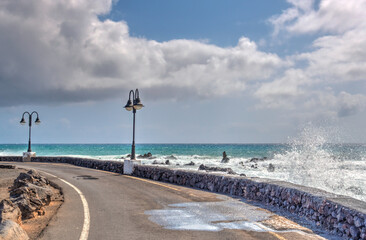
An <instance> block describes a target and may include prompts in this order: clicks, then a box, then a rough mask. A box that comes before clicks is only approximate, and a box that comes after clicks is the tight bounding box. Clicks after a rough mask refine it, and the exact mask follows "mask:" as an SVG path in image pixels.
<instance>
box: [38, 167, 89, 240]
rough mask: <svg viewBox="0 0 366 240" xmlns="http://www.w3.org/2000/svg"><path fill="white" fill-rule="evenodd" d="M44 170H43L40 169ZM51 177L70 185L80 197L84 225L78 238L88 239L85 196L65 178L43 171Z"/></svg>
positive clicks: (87, 210) (87, 215) (87, 212)
mask: <svg viewBox="0 0 366 240" xmlns="http://www.w3.org/2000/svg"><path fill="white" fill-rule="evenodd" d="M42 172H44V171H42ZM44 173H46V174H48V175H50V176H52V177H55V178H57V179H59V180H60V181H62V182H64V183H66V184H67V185H69V186H70V187H72V188H73V189H74V190H75V191H76V192H77V193H78V194H79V196H80V198H81V202H82V203H83V208H84V225H83V230H82V231H81V234H80V238H79V240H87V239H88V235H89V227H90V214H89V207H88V202H87V201H86V198H85V197H84V194H83V193H82V192H81V191H80V190H79V189H78V188H77V187H75V186H74V185H72V184H71V183H69V182H68V181H66V180H63V179H62V178H59V177H57V176H55V175H52V174H50V173H48V172H44Z"/></svg>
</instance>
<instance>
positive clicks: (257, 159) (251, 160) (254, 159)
mask: <svg viewBox="0 0 366 240" xmlns="http://www.w3.org/2000/svg"><path fill="white" fill-rule="evenodd" d="M267 159H268V158H267V157H263V158H252V159H250V160H249V162H254V163H257V162H262V161H265V160H267Z"/></svg>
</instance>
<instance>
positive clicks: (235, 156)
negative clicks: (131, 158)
mask: <svg viewBox="0 0 366 240" xmlns="http://www.w3.org/2000/svg"><path fill="white" fill-rule="evenodd" d="M309 136H310V137H305V138H301V141H299V140H298V139H297V140H295V141H292V142H291V143H289V144H137V145H136V156H138V155H140V154H145V153H148V152H151V153H152V155H153V158H152V159H142V164H160V165H164V166H166V167H170V168H188V169H192V170H197V169H198V166H199V165H201V164H204V165H207V166H218V167H225V168H227V167H229V168H231V169H232V170H233V171H235V172H236V173H238V174H241V173H244V174H246V175H247V176H249V177H264V178H270V179H278V180H284V181H288V182H293V183H297V184H301V185H306V186H310V187H314V186H316V187H317V188H321V189H324V190H326V191H330V192H333V193H337V194H342V195H348V196H352V197H354V198H357V199H360V200H363V201H366V144H329V143H326V139H325V138H322V137H319V136H315V137H314V135H313V134H309ZM26 150H27V145H26V144H0V156H7V155H22V153H23V152H24V151H26ZM32 151H34V152H36V153H37V155H38V156H78V157H91V158H97V159H101V160H117V161H122V160H123V157H125V158H126V157H127V155H128V154H129V153H130V152H131V145H130V144H33V145H32ZM223 151H226V153H227V155H228V157H229V158H230V161H229V162H228V163H221V159H222V152H223ZM172 155H173V156H174V157H172ZM252 158H259V159H262V160H261V161H257V162H253V161H251V159H252ZM263 158H264V159H263ZM167 160H169V162H170V164H169V165H166V164H165V162H166V161H167ZM190 162H193V163H194V164H195V165H185V164H187V163H190Z"/></svg>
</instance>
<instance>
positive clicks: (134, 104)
mask: <svg viewBox="0 0 366 240" xmlns="http://www.w3.org/2000/svg"><path fill="white" fill-rule="evenodd" d="M131 94H132V100H131ZM142 107H144V105H142V103H141V100H140V96H139V90H138V89H136V90H135V92H134V91H133V90H131V91H130V93H129V95H128V101H127V104H126V105H125V106H124V108H125V109H126V110H127V111H133V138H132V150H131V160H135V159H136V157H135V114H136V110H140V109H141V108H142Z"/></svg>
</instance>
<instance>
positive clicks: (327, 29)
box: [0, 0, 366, 143]
mask: <svg viewBox="0 0 366 240" xmlns="http://www.w3.org/2000/svg"><path fill="white" fill-rule="evenodd" d="M365 12H366V0H347V1H339V0H287V1H286V0H271V1H268V0H258V1H249V0H229V1H216V0H185V1H177V0H155V1H148V0H119V1H116V0H53V1H48V0H18V1H14V0H2V1H1V2H0V123H1V124H0V143H27V136H28V128H27V127H26V126H22V125H20V124H19V121H20V119H21V115H22V113H23V112H24V111H38V113H39V116H40V120H41V121H42V123H41V124H40V125H38V126H35V125H34V126H33V127H32V142H33V143H130V142H131V138H132V113H131V112H127V111H126V110H125V109H124V108H123V106H124V105H125V104H126V102H127V100H128V93H129V91H130V90H131V89H136V88H138V89H139V91H140V98H141V100H142V103H143V104H144V105H145V107H144V108H143V109H142V110H139V111H137V113H136V142H137V143H283V142H287V141H289V139H291V138H293V137H295V136H297V135H299V134H301V131H302V129H303V128H304V126H308V125H309V124H311V126H313V127H314V128H324V127H326V128H327V129H328V130H329V131H331V132H334V133H336V134H335V135H337V136H336V137H334V139H338V140H339V139H340V141H342V142H359V143H366V128H365V119H366V111H365V110H366V15H365V14H364V13H365ZM334 139H329V141H333V140H334ZM338 140H337V141H338Z"/></svg>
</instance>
